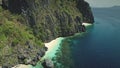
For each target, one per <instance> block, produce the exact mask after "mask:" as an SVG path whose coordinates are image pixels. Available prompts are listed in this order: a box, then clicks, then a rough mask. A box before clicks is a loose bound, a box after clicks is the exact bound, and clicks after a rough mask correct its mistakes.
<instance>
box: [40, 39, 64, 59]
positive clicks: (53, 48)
mask: <svg viewBox="0 0 120 68" xmlns="http://www.w3.org/2000/svg"><path fill="white" fill-rule="evenodd" d="M63 39H64V38H63V37H58V38H56V39H54V40H52V41H51V42H48V43H44V44H45V47H47V48H48V50H47V51H46V53H45V55H44V56H43V58H42V59H41V60H43V59H52V58H53V57H55V53H56V52H57V50H58V49H59V47H60V44H61V42H62V40H63Z"/></svg>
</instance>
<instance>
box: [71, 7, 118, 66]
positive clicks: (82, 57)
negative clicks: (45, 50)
mask: <svg viewBox="0 0 120 68" xmlns="http://www.w3.org/2000/svg"><path fill="white" fill-rule="evenodd" d="M119 12H120V8H118V7H117V8H115V7H114V8H105V9H104V8H101V9H97V8H96V9H93V13H94V16H95V23H94V25H93V26H92V27H91V28H89V29H88V32H87V33H86V34H84V36H83V37H81V36H78V37H75V38H74V39H72V42H71V43H72V44H70V45H72V49H71V51H72V56H73V60H74V67H73V68H120V14H119Z"/></svg>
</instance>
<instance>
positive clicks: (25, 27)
mask: <svg viewBox="0 0 120 68" xmlns="http://www.w3.org/2000/svg"><path fill="white" fill-rule="evenodd" d="M82 22H89V23H93V22H94V18H93V16H92V12H91V9H90V7H89V4H88V3H87V2H85V1H84V0H0V59H1V60H0V66H2V65H6V66H10V65H16V64H19V63H23V64H33V65H35V64H36V63H37V61H36V60H38V58H39V59H40V57H42V56H43V55H44V52H45V50H46V49H45V48H44V45H43V42H48V41H50V40H52V39H54V38H56V37H60V36H62V37H64V36H70V35H73V34H75V33H78V32H83V31H85V27H84V25H82ZM42 48H44V49H42ZM39 53H40V54H39ZM26 54H27V56H26ZM36 56H37V57H36ZM39 56H40V57H39ZM6 58H7V59H6ZM28 60H29V62H28ZM30 60H31V61H30ZM6 61H8V62H7V63H6Z"/></svg>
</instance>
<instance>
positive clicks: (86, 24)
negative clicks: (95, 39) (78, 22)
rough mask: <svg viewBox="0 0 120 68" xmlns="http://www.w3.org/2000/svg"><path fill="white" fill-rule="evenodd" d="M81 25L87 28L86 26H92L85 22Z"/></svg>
mask: <svg viewBox="0 0 120 68" xmlns="http://www.w3.org/2000/svg"><path fill="white" fill-rule="evenodd" d="M82 25H84V26H86V27H87V26H90V25H92V24H90V23H86V22H83V23H82Z"/></svg>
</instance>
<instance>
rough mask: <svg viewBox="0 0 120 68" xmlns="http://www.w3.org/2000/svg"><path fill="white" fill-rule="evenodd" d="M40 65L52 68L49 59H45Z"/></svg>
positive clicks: (52, 65)
mask: <svg viewBox="0 0 120 68" xmlns="http://www.w3.org/2000/svg"><path fill="white" fill-rule="evenodd" d="M42 65H43V67H44V68H54V64H53V61H52V60H51V59H45V60H44V62H43V63H42Z"/></svg>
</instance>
